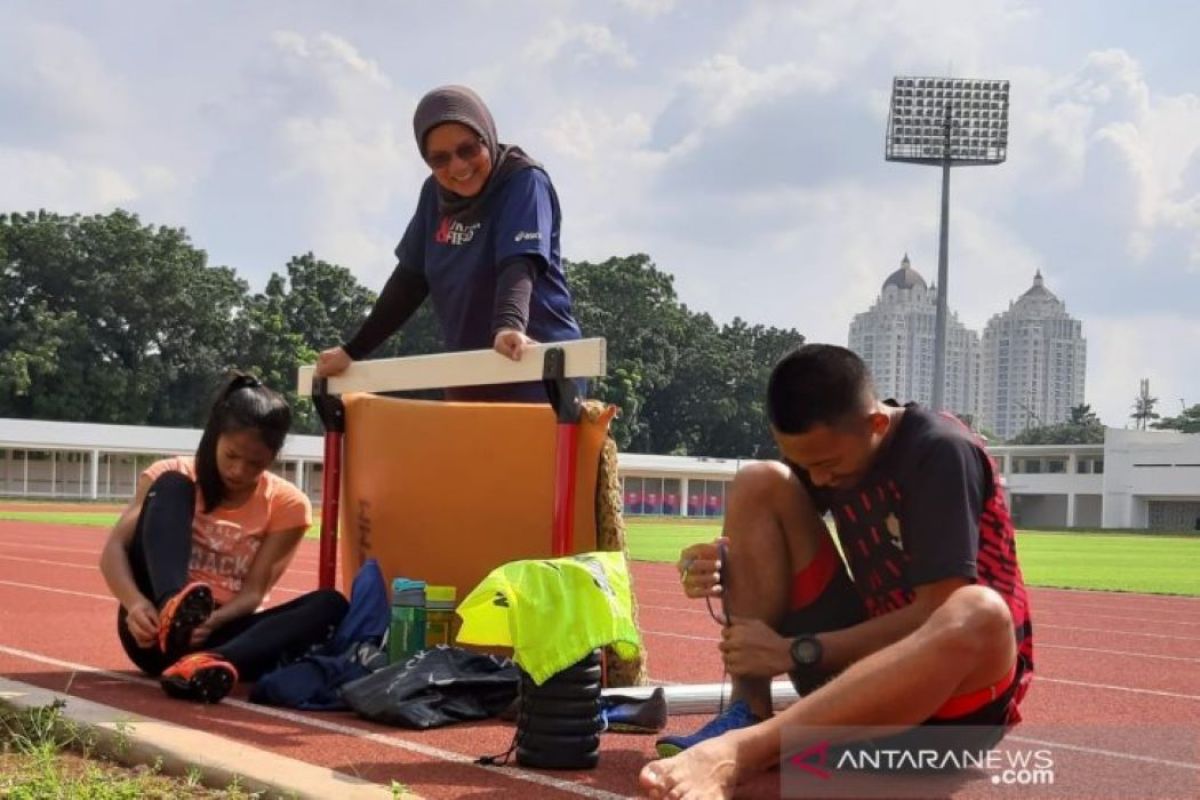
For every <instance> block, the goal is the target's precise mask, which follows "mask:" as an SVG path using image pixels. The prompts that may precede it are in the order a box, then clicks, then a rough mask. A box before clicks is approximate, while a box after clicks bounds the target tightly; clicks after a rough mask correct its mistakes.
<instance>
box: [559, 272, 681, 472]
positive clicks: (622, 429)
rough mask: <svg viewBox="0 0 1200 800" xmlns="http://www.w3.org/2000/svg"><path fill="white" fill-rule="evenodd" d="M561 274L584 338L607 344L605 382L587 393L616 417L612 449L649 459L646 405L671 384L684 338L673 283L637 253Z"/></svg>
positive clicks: (598, 382)
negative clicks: (610, 408) (613, 407)
mask: <svg viewBox="0 0 1200 800" xmlns="http://www.w3.org/2000/svg"><path fill="white" fill-rule="evenodd" d="M566 272H567V282H568V284H569V285H570V287H571V294H572V298H573V301H574V310H575V317H576V319H577V320H578V321H579V325H580V327H581V328H582V329H583V335H584V336H589V337H590V336H600V337H603V338H604V339H606V340H607V343H608V363H609V374H608V375H607V376H605V377H603V378H600V379H598V380H597V381H596V382H595V384H594V386H593V388H592V392H591V393H592V395H593V396H594V397H596V398H598V399H600V400H603V401H605V402H609V403H612V404H614V405H616V406H618V407H619V408H620V409H621V415H620V417H619V418H618V419H617V421H616V422H615V423H614V424H613V437H614V438H615V439H616V441H617V444H618V446H619V447H621V449H623V450H633V451H641V452H650V451H651V448H652V447H653V444H652V438H651V433H650V426H649V422H648V420H647V419H646V418H645V416H644V415H645V409H646V405H647V403H648V401H649V399H650V397H651V396H652V395H653V394H654V393H655V392H656V391H658V390H659V389H661V388H662V387H664V386H666V385H667V384H668V383H669V382H670V381H671V379H672V376H673V375H674V372H675V367H676V364H677V362H678V359H679V347H680V344H681V343H682V342H684V341H685V340H686V338H687V337H686V335H685V333H684V325H685V323H686V321H687V319H688V314H687V310H686V309H685V308H684V307H683V306H682V305H680V304H679V301H678V299H677V298H676V295H675V286H674V279H673V278H672V277H671V276H670V275H668V274H666V273H664V272H661V271H659V270H658V268H656V267H655V266H654V262H653V261H651V260H650V257H649V256H647V255H645V254H642V253H638V254H635V255H632V256H627V257H625V258H610V259H608V260H607V261H603V262H601V263H599V264H591V263H587V262H577V263H568V264H567V265H566Z"/></svg>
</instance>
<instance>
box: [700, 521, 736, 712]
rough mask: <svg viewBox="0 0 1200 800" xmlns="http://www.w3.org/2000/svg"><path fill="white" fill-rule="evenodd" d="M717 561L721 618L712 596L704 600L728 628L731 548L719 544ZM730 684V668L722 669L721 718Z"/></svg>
mask: <svg viewBox="0 0 1200 800" xmlns="http://www.w3.org/2000/svg"><path fill="white" fill-rule="evenodd" d="M717 560H718V563H720V565H721V567H720V569H718V570H717V582H718V584H719V585H720V587H721V616H717V613H716V612H715V611H713V605H712V596H711V595H710V596H706V597H705V598H704V604H705V605H706V606H708V615H709V616H710V617H712V618H713V619H714V620H715V621H716V623H717V624H718V625H720V626H721V627H722V628H728V627H729V626H730V625H731V624H733V619H732V618H731V617H730V616H729V600H728V598H729V587H728V586H726V582H727V580H728V576H729V569H728V567H729V548H727V547H726V546H725V543H724V542H718V543H717ZM722 664H724V661H722ZM728 682H729V670H728V668H725V667H722V670H721V694H720V697H719V699H718V705H717V716H721V715H723V714H724V713H725V684H726V683H728Z"/></svg>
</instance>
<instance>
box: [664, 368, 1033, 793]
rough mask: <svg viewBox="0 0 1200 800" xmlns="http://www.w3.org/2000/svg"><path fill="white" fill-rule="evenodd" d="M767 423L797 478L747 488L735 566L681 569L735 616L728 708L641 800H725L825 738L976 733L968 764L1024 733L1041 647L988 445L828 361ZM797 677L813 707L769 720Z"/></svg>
mask: <svg viewBox="0 0 1200 800" xmlns="http://www.w3.org/2000/svg"><path fill="white" fill-rule="evenodd" d="M767 414H768V417H769V422H770V425H771V430H772V433H773V435H774V437H775V440H776V442H777V443H778V445H779V449H780V451H781V453H782V454H783V457H784V459H785V463H778V462H761V463H757V464H753V465H750V466H747V467H746V468H744V469H742V470H741V471H740V472H739V473H738V474H737V477H736V478H735V479H734V481H733V485H732V487H731V490H730V496H729V505H728V508H727V510H726V517H725V526H724V532H725V534H726V535H727V536H728V539H726V540H724V541H725V542H727V546H728V562H727V563H725V564H720V563H718V555H717V554H718V552H719V550H718V546H717V545H716V544H703V545H693V546H691V547H689V548H687V549H686V550H684V552H683V555H682V558H681V561H680V571H681V578H682V581H683V586H684V590H685V592H686V593H687V595H688V596H689V597H705V596H709V597H712V596H721V595H723V597H724V601H725V605H726V608H727V609H728V611H729V614H730V615H731V617H732V624H729V625H728V626H727V627H726V628H725V629H724V635H723V641H722V642H721V644H720V649H721V653H722V656H723V658H724V661H725V665H726V667H727V669H728V671H729V673H730V675H731V676H732V678H733V693H732V702H731V704H730V705H729V707H728V709H727V710H726V711H725V713H724V714H723V715H721V716H719V717H717V718H716V719H715V720H713V721H712V722H710V723H709V724H707V725H706V726H704V728H702V729H701V730H700V731H698V732H697V733H696V734H693V735H691V736H683V737H667V738H665V739H661V740H660V741H659V743H658V751H659V754H660V755H662V756H664V760H661V761H655V762H653V763H651V764H649V765H647V766H646V768H645V769H644V770H643V771H642V774H641V782H642V785H643V787H644V788H645V789H646V790H647V791H648V792H649V794H650V795H651V796H652V797H665V796H670V797H672V798H675V797H681V798H682V797H689V798H690V797H726V796H729V795H730V794H731V793H732V791H733V788H734V786H735V785H736V784H737V783H738V782H739V781H741V780H743V779H745V778H747V777H749V776H750V775H753V774H754V773H755V772H757V771H762V770H766V769H768V768H770V767H772V766H774V765H776V764H778V763H779V762H780V760H781V758H782V757H783V756H785V755H787V754H786V753H783V752H782V751H781V748H782V747H783V737H784V735H785V732H786V735H787V741H788V743H789V744H790V745H791V746H793V747H806V746H810V745H814V744H817V742H816V741H813V742H807V741H805V740H804V734H803V731H804V730H805V729H811V728H816V727H822V728H830V727H838V728H843V727H845V728H851V729H853V728H858V729H864V728H871V727H886V728H890V729H892V730H905V729H909V730H910V733H917V732H920V731H929V730H931V728H929V727H915V726H942V725H947V724H949V725H956V726H971V728H970V730H972V731H980V730H983V731H986V733H985V734H984V736H983V739H982V740H979V741H975V742H974V743H973V745H972V746H973V747H975V748H976V749H987V748H990V747H993V746H994V745H995V744H996V743H997V742H998V741H999V740H1000V738H1002V737H1003V735H1004V732H1005V731H1006V730H1007V728H1008V727H1010V726H1012V725H1014V724H1016V723H1017V722H1018V721H1019V720H1020V715H1019V713H1018V712H1017V704H1018V703H1019V702H1020V700H1021V699H1022V698H1023V697H1024V694H1025V692H1026V690H1027V688H1028V685H1029V682H1030V680H1031V678H1032V675H1033V638H1032V627H1031V624H1030V616H1029V609H1028V605H1027V602H1026V596H1025V586H1024V583H1023V581H1022V578H1021V571H1020V568H1019V567H1018V565H1017V557H1016V546H1015V538H1014V534H1013V526H1012V520H1011V518H1010V516H1009V513H1008V509H1007V507H1006V505H1005V500H1004V493H1003V491H1002V490H1001V487H1000V479H999V475H998V474H997V471H996V468H995V465H994V464H993V462H992V460H991V458H990V457H989V456H988V454H987V451H986V450H985V449H984V447H983V445H982V443H980V442H979V441H978V440H977V439H976V438H975V437H974V436H973V435H972V434H971V433H970V431H969V430H968V429H967V428H966V427H965V426H963V425H962V424H961V423H959V422H958V421H957V420H955V419H954V418H953V417H950V416H946V415H942V414H936V413H933V412H931V411H929V410H926V409H924V408H921V407H919V406H917V405H915V404H910V405H907V406H899V405H896V404H895V403H894V402H892V401H888V402H880V400H879V399H878V397H877V396H876V395H875V392H874V389H873V388H872V386H871V381H870V377H869V375H868V374H867V369H866V366H865V365H864V364H863V362H862V361H861V360H860V359H859V358H858V356H856V355H855V354H854V353H852V352H850V351H849V350H846V349H844V348H841V347H834V346H831V345H816V344H813V345H804V346H802V347H800V348H797V349H796V350H794V351H793V352H792V353H790V354H788V355H787V356H786V357H784V358H783V359H782V360H781V361H780V362H779V364H778V365H776V367H775V369H774V371H773V372H772V374H771V379H770V383H769V386H768V391H767ZM825 512H828V513H830V514H832V516H833V518H834V520H835V522H836V527H837V536H838V540H839V542H840V543H841V550H842V553H843V554H844V556H845V559H846V562H847V564H848V566H849V573H847V570H846V565H844V564H843V562H842V559H841V558H840V557H839V556H838V553H837V551H836V549H835V547H834V543H833V541H832V538H831V537H830V534H829V531H828V530H827V529H826V527H825V525H824V523H823V522H822V519H821V514H822V513H825ZM851 575H853V579H851V577H850V576H851ZM722 579H723V580H722ZM784 673H788V674H790V676H791V678H792V681H793V683H794V684H795V685H796V688H797V691H798V692H799V694H800V695H801V699H800V700H799V701H798V702H797V703H795V704H794V705H792V706H791V707H790V708H788V709H787V710H785V711H783V712H781V713H780V714H779V715H777V716H772V707H771V695H770V681H771V679H772V678H774V677H775V676H778V675H782V674H784ZM938 730H943V729H940V728H939V729H938ZM954 730H958V731H966V730H967V728H965V727H959V728H956V729H954ZM814 735H815V734H814ZM851 738H853V737H849V736H847V737H844V738H843V740H842V741H843V742H844V741H846V740H847V739H851ZM824 740H825V739H824V737H822V741H824ZM668 756H669V757H668Z"/></svg>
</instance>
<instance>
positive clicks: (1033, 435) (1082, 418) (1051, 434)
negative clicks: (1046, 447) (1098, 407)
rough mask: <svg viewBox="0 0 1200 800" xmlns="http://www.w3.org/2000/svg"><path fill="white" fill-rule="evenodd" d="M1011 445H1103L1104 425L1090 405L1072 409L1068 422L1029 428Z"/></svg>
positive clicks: (1014, 438) (1015, 438)
mask: <svg viewBox="0 0 1200 800" xmlns="http://www.w3.org/2000/svg"><path fill="white" fill-rule="evenodd" d="M1009 443H1010V444H1103V443H1104V423H1102V422H1101V421H1100V418H1099V417H1097V416H1096V413H1095V412H1094V411H1092V407H1091V406H1090V405H1086V404H1084V405H1078V406H1075V407H1073V408H1072V409H1071V411H1070V416H1069V417H1068V419H1067V421H1066V422H1063V423H1059V424H1057V425H1043V426H1039V427H1036V428H1029V429H1027V430H1024V431H1022V432H1021V433H1019V434H1017V435H1016V436H1015V437H1013V438H1012V439H1010V440H1009Z"/></svg>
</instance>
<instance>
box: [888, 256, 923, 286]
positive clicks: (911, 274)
mask: <svg viewBox="0 0 1200 800" xmlns="http://www.w3.org/2000/svg"><path fill="white" fill-rule="evenodd" d="M889 286H895V287H896V288H897V289H928V288H929V286H928V285H927V284H926V283H925V279H924V278H922V277H921V273H919V272H917V271H916V270H915V269H913V268H912V262H910V261H909V260H908V253H905V254H904V260H903V261H901V262H900V269H898V270H896V271H895V272H893V273H892V274H891V275H889V276H888V278H887V280H886V281H884V282H883V289H882V290H881V291H887V288H888V287H889Z"/></svg>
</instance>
